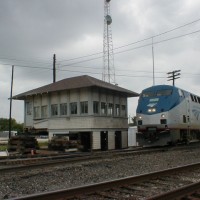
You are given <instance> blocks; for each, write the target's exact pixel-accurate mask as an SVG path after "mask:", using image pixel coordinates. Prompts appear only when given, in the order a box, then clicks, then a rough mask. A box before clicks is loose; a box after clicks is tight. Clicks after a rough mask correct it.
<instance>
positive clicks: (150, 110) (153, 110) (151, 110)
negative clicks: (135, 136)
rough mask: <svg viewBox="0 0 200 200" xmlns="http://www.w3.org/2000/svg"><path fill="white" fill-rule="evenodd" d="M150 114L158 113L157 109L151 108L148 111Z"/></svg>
mask: <svg viewBox="0 0 200 200" xmlns="http://www.w3.org/2000/svg"><path fill="white" fill-rule="evenodd" d="M148 112H149V113H152V112H156V109H155V108H149V109H148Z"/></svg>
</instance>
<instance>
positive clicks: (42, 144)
mask: <svg viewBox="0 0 200 200" xmlns="http://www.w3.org/2000/svg"><path fill="white" fill-rule="evenodd" d="M38 145H39V147H40V148H42V147H47V146H48V141H46V142H38Z"/></svg>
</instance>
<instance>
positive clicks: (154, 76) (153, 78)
mask: <svg viewBox="0 0 200 200" xmlns="http://www.w3.org/2000/svg"><path fill="white" fill-rule="evenodd" d="M152 61H153V85H155V67H154V46H153V37H152Z"/></svg>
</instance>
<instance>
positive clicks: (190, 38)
mask: <svg viewBox="0 0 200 200" xmlns="http://www.w3.org/2000/svg"><path fill="white" fill-rule="evenodd" d="M110 4H111V16H112V20H113V23H112V25H111V26H112V39H113V47H114V53H115V55H114V66H115V73H116V82H117V83H118V85H119V86H121V87H124V88H127V89H129V90H132V91H134V92H138V93H140V92H141V91H142V90H143V89H144V88H146V87H150V86H152V85H153V62H152V45H151V43H152V37H153V41H154V45H153V46H154V63H155V65H154V69H155V84H170V85H171V84H172V83H171V82H169V81H167V74H166V73H167V72H170V71H173V70H181V78H180V79H177V80H176V86H178V87H180V88H182V89H185V90H187V91H191V92H192V93H194V94H197V95H200V90H199V85H200V45H199V44H200V32H199V31H200V14H199V10H200V0H167V1H166V0H139V1H136V0H135V1H134V0H126V1H125V0H111V3H110ZM0 27H1V28H0V105H1V109H0V117H4V118H8V117H9V105H10V102H9V100H8V98H9V97H10V88H11V70H12V68H11V66H12V65H15V70H14V83H13V84H14V87H13V95H17V94H19V93H22V92H25V91H28V90H31V89H33V88H37V87H40V86H43V85H46V84H49V83H51V82H52V80H53V78H52V63H53V54H56V59H57V60H56V62H57V65H56V67H57V78H56V79H57V80H61V79H64V78H68V77H73V76H79V75H84V74H87V75H90V76H93V77H95V78H98V79H102V75H101V74H102V68H103V58H102V55H103V54H96V53H100V52H102V51H103V29H104V0H54V1H53V0H34V1H33V0H32V1H31V0H9V1H8V0H0ZM148 38H150V39H148ZM139 41H141V42H139ZM118 47H121V48H118ZM91 54H96V55H94V56H88V57H84V56H87V55H91ZM80 57H82V58H80ZM75 58H79V59H75ZM137 100H138V98H130V99H129V101H128V103H129V105H128V114H129V115H130V116H131V117H132V116H134V115H135V110H136V106H137ZM12 117H13V118H15V119H16V120H17V121H18V122H23V121H24V102H23V101H16V100H14V101H13V109H12Z"/></svg>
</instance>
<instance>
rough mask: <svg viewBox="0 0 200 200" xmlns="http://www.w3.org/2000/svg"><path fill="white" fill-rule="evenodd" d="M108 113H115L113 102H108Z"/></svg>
mask: <svg viewBox="0 0 200 200" xmlns="http://www.w3.org/2000/svg"><path fill="white" fill-rule="evenodd" d="M108 115H113V104H112V103H109V104H108Z"/></svg>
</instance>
